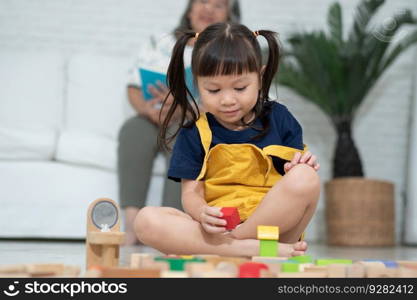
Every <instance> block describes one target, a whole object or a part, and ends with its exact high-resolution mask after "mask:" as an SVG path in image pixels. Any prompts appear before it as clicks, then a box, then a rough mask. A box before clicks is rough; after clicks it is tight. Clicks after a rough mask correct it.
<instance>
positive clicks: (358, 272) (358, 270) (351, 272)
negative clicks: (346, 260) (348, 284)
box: [346, 262, 366, 278]
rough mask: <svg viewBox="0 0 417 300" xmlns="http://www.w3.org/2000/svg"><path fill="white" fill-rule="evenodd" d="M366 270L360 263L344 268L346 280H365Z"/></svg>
mask: <svg viewBox="0 0 417 300" xmlns="http://www.w3.org/2000/svg"><path fill="white" fill-rule="evenodd" d="M365 276H366V270H365V266H364V265H363V264H360V263H357V262H356V263H354V264H352V265H347V266H346V277H347V278H365Z"/></svg>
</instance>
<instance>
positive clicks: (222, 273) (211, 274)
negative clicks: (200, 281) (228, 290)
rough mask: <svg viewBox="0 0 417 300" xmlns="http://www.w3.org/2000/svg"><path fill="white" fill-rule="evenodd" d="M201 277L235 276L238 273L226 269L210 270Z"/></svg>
mask: <svg viewBox="0 0 417 300" xmlns="http://www.w3.org/2000/svg"><path fill="white" fill-rule="evenodd" d="M200 277H201V278H235V277H236V275H235V274H232V273H228V272H225V271H217V270H213V271H209V272H205V273H203V274H201V276H200Z"/></svg>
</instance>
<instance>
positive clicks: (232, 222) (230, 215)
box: [220, 207, 240, 230]
mask: <svg viewBox="0 0 417 300" xmlns="http://www.w3.org/2000/svg"><path fill="white" fill-rule="evenodd" d="M220 211H221V212H222V213H223V216H222V217H221V218H222V219H224V220H226V222H227V223H226V229H227V230H233V229H235V228H236V226H237V225H239V224H240V216H239V211H238V210H237V208H236V207H222V208H221V209H220Z"/></svg>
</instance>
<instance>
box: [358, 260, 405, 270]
mask: <svg viewBox="0 0 417 300" xmlns="http://www.w3.org/2000/svg"><path fill="white" fill-rule="evenodd" d="M363 261H364V262H381V263H383V264H384V265H385V267H386V268H398V263H397V262H396V261H393V260H377V259H366V260H363Z"/></svg>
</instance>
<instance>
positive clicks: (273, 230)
mask: <svg viewBox="0 0 417 300" xmlns="http://www.w3.org/2000/svg"><path fill="white" fill-rule="evenodd" d="M258 240H271V241H278V240H279V227H278V226H264V225H259V226H258Z"/></svg>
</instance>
